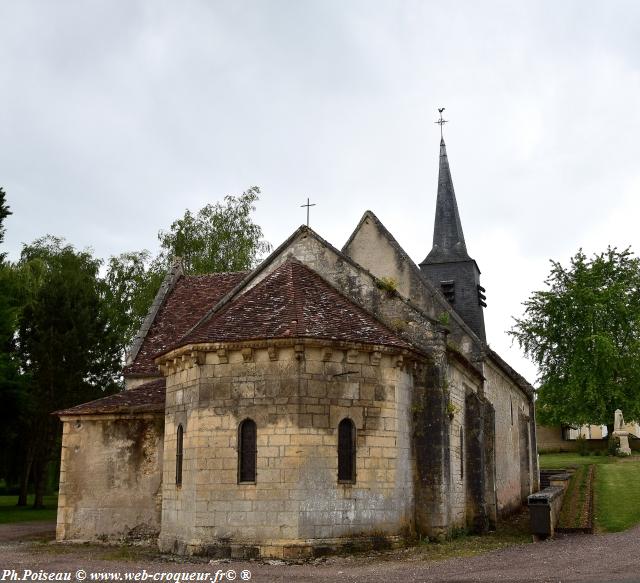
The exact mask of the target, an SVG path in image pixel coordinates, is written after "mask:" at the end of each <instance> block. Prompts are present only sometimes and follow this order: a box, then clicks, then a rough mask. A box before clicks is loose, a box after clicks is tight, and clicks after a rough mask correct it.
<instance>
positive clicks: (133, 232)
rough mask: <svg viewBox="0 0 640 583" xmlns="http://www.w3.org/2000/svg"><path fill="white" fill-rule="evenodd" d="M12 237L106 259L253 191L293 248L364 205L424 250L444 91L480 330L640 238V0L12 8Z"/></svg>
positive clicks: (495, 328)
mask: <svg viewBox="0 0 640 583" xmlns="http://www.w3.org/2000/svg"><path fill="white" fill-rule="evenodd" d="M0 25H1V28H2V34H1V35H0V186H3V187H4V189H5V190H6V192H7V196H8V202H9V204H10V206H11V209H12V210H13V212H14V215H13V216H11V217H10V218H9V219H8V220H7V223H6V227H7V234H6V246H7V247H8V251H9V254H10V257H11V258H12V259H15V258H17V256H18V254H19V251H20V248H21V245H22V244H23V243H25V242H30V241H32V240H33V239H35V238H37V237H39V236H42V235H44V234H46V233H51V234H55V235H58V236H62V237H65V238H66V239H67V240H68V241H69V242H70V243H72V244H74V245H75V246H76V247H78V248H85V247H91V248H93V250H94V251H95V254H96V255H97V256H99V257H103V258H107V257H108V256H110V255H114V254H119V253H121V252H124V251H128V250H137V249H143V248H148V249H151V250H155V249H156V248H157V232H158V230H159V229H160V228H167V227H168V226H169V225H170V224H171V222H172V221H173V220H174V219H176V218H177V217H179V216H181V215H182V214H183V212H184V210H185V208H189V209H192V210H197V209H199V208H200V207H202V206H203V205H205V204H206V203H208V202H214V201H217V200H220V199H221V198H222V197H223V196H224V195H225V194H239V193H241V192H242V191H244V190H246V189H247V188H248V187H250V186H253V185H258V186H259V187H260V188H261V189H262V197H261V200H260V203H259V205H258V209H257V212H256V215H255V219H256V221H257V222H258V223H259V224H260V225H261V226H262V227H263V229H264V232H265V235H266V239H267V240H268V241H270V242H271V243H272V244H274V245H278V244H279V243H281V242H282V241H283V240H284V239H285V238H286V237H287V236H289V235H290V234H291V232H292V231H293V230H295V229H296V228H297V227H298V226H299V225H300V224H301V223H302V222H304V219H305V215H304V209H301V208H300V205H301V204H302V203H303V202H305V199H306V197H307V196H309V197H311V200H312V202H315V203H317V205H318V206H316V207H314V208H313V209H312V213H311V226H312V227H313V228H314V229H315V230H316V231H318V233H319V234H320V235H322V236H323V237H325V238H326V239H328V240H329V241H330V242H331V243H333V244H334V245H335V246H337V247H341V246H342V245H343V243H344V242H345V241H346V239H347V238H348V236H349V234H350V233H351V231H352V230H353V228H354V227H355V226H356V224H357V222H358V220H359V219H360V217H361V216H362V213H363V212H364V211H365V210H366V209H371V210H372V211H373V212H374V213H375V214H376V215H377V216H378V217H379V219H380V220H381V221H382V222H383V223H384V224H385V225H386V226H387V228H388V229H389V230H390V231H391V232H392V233H394V234H395V236H396V238H397V239H398V241H399V242H400V244H401V245H403V246H404V248H405V249H406V250H407V251H408V253H409V254H410V255H411V257H413V259H414V260H415V261H416V262H420V261H422V259H424V257H425V256H426V254H427V252H428V251H429V249H430V248H431V238H432V232H433V217H434V209H435V196H436V186H437V171H438V144H439V138H440V136H439V128H438V126H437V125H435V124H434V123H433V122H434V120H436V119H437V108H438V107H442V106H444V107H446V111H445V119H448V120H449V123H448V124H446V126H445V139H446V142H447V150H448V154H449V161H450V164H451V170H452V175H453V181H454V185H455V189H456V195H457V198H458V205H459V208H460V214H461V218H462V224H463V228H464V232H465V238H466V242H467V248H468V250H469V253H470V254H471V256H472V257H474V258H475V259H476V261H477V262H478V265H479V267H480V269H481V270H482V280H481V281H482V284H483V285H484V287H486V288H487V297H488V308H487V309H486V311H485V317H486V320H487V337H488V340H489V342H490V344H491V346H492V347H493V348H494V349H496V350H498V352H500V353H501V354H502V355H503V356H504V357H505V358H506V360H507V361H509V362H510V363H511V364H512V365H513V366H514V367H516V368H517V369H518V370H519V371H520V372H522V373H523V374H524V375H525V376H527V377H528V378H529V380H531V381H533V380H534V379H535V376H536V371H535V368H534V367H533V366H532V365H531V364H529V363H528V362H527V361H525V360H524V359H523V358H522V356H521V355H520V353H519V351H518V349H517V348H516V347H515V346H514V347H511V341H510V339H509V338H508V337H507V336H506V334H505V331H506V330H507V329H508V328H510V326H511V317H512V316H514V315H519V314H520V313H521V311H522V308H521V303H522V302H523V301H524V300H525V299H526V298H527V297H528V295H529V294H530V293H531V292H532V291H533V290H535V289H540V288H541V287H542V286H543V280H544V278H545V275H546V274H547V273H548V271H549V259H550V258H553V259H556V260H559V261H561V262H563V263H567V262H568V259H569V257H571V256H572V255H573V254H575V252H576V251H577V250H578V248H580V247H582V248H583V249H584V250H585V251H586V252H588V253H593V252H596V251H601V250H604V249H605V248H606V246H607V245H617V246H619V247H626V246H629V245H630V246H632V248H633V249H634V250H636V251H638V250H640V228H639V227H638V223H639V221H640V143H639V136H640V3H639V2H637V1H635V0H629V1H626V2H625V1H621V0H617V1H615V2H613V1H605V0H602V1H599V2H595V1H588V0H576V1H573V2H571V1H562V2H561V1H558V0H552V1H548V2H543V1H536V2H518V1H514V0H508V1H505V2H488V1H484V2H477V1H475V2H474V1H470V2H461V1H456V2H443V1H440V2H431V1H417V0H406V1H401V0H395V1H391V0H387V1H375V0H363V1H355V0H339V1H330V0H313V1H311V0H286V1H285V0H262V1H258V0H255V1H241V0H229V1H214V0H210V1H204V0H202V1H195V0H194V1H184V2H162V1H158V0H153V1H151V0H149V1H148V2H136V1H134V0H126V1H124V0H122V1H114V0H109V1H104V2H98V1H87V0H83V1H78V2H64V1H56V2H49V1H42V2H33V1H28V0H20V1H14V2H2V3H0Z"/></svg>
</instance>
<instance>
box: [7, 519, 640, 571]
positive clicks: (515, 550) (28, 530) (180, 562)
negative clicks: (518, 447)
mask: <svg viewBox="0 0 640 583" xmlns="http://www.w3.org/2000/svg"><path fill="white" fill-rule="evenodd" d="M52 535H53V524H52V523H24V524H18V525H0V581H2V580H3V573H4V572H5V570H9V571H11V570H12V569H15V571H16V572H17V573H18V576H19V577H20V576H21V573H22V572H23V571H24V570H25V569H30V570H32V571H34V572H36V571H39V570H40V569H43V570H45V571H47V572H63V571H66V572H72V573H74V574H75V572H76V571H77V570H78V569H82V570H83V571H84V572H85V573H87V574H88V576H87V580H91V573H97V572H104V573H115V572H120V573H125V572H129V573H135V572H141V571H142V570H146V572H147V573H161V572H171V573H176V572H180V573H184V572H190V573H191V572H197V573H205V572H209V573H216V572H217V571H220V572H221V573H223V574H224V575H225V579H224V580H225V581H228V580H231V577H232V576H233V575H235V580H237V581H243V580H245V581H246V580H248V579H247V577H248V575H247V571H249V572H250V580H251V581H254V582H260V583H262V582H287V583H293V582H298V581H299V582H335V581H347V582H363V583H375V582H378V581H380V582H385V583H400V582H405V581H407V582H409V581H410V582H413V581H425V582H426V581H434V582H435V581H437V582H457V581H468V582H501V581H509V582H511V581H532V582H533V581H535V582H570V581H585V582H587V581H589V582H595V581H598V582H605V581H606V582H610V583H614V582H615V583H622V582H625V583H628V582H632V581H633V582H640V527H636V528H634V529H631V530H629V531H626V532H623V533H615V534H606V535H602V534H600V535H566V536H564V537H562V538H559V539H557V540H554V541H547V542H542V543H536V544H524V545H516V546H512V547H509V548H505V549H501V550H498V551H493V552H489V553H486V554H483V555H480V556H475V557H465V558H455V559H447V560H441V561H425V560H424V555H421V554H420V553H418V552H416V551H415V550H413V549H402V550H396V551H389V552H383V553H373V554H368V555H357V556H351V557H332V558H327V559H323V560H316V561H315V562H307V563H302V564H284V563H282V562H279V561H272V562H271V563H269V562H268V561H230V562H224V561H218V562H215V563H209V562H208V561H205V560H201V561H198V560H193V559H192V560H189V561H184V559H182V558H177V557H160V556H158V555H157V553H155V551H153V550H151V549H145V548H141V547H133V548H132V547H109V546H96V545H69V544H59V543H55V542H51V541H52ZM229 571H233V575H232V574H229ZM81 576H82V574H81ZM4 580H9V579H8V576H5V579H4ZM72 580H81V579H76V578H75V576H72ZM210 580H213V576H211V579H210ZM219 580H220V579H219Z"/></svg>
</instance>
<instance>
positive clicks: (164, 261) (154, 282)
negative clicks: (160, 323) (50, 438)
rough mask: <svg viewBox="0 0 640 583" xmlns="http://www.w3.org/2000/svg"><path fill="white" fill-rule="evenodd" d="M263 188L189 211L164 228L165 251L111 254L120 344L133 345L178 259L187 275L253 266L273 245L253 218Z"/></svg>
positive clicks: (112, 303) (111, 297)
mask: <svg viewBox="0 0 640 583" xmlns="http://www.w3.org/2000/svg"><path fill="white" fill-rule="evenodd" d="M259 194H260V189H259V188H258V187H257V186H254V187H252V188H250V189H249V190H247V191H246V192H244V193H242V194H241V195H240V196H237V197H236V196H226V197H225V198H224V202H223V203H222V202H217V203H215V204H208V205H206V206H205V207H203V208H202V209H200V210H199V211H198V212H197V213H195V214H194V213H192V212H191V211H189V210H187V211H186V212H185V214H184V216H183V217H182V218H180V219H177V220H176V221H174V222H173V223H172V224H171V227H170V229H169V231H160V232H159V233H158V239H159V240H160V244H161V251H160V253H159V254H158V256H156V257H155V258H153V259H152V256H151V253H149V251H147V250H143V251H133V252H129V253H123V254H121V255H118V256H114V257H111V258H110V259H109V262H108V264H107V271H106V276H105V282H106V284H107V287H108V292H107V303H108V305H109V310H110V313H111V321H112V323H113V325H114V326H115V327H117V329H118V331H119V334H120V338H121V339H122V346H123V348H126V347H128V346H130V344H131V341H132V340H133V337H134V335H135V333H136V332H137V331H138V330H139V328H140V325H141V324H142V321H143V320H144V317H145V315H146V314H147V312H148V310H149V307H150V306H151V303H152V302H153V298H154V297H155V295H156V293H157V291H158V288H159V287H160V284H161V283H162V280H163V279H164V277H165V275H166V272H167V269H168V268H169V266H170V265H171V263H172V261H174V259H175V258H176V257H180V258H181V259H182V263H183V266H184V269H185V272H186V273H188V274H194V275H196V274H203V273H218V272H223V271H244V270H247V269H250V268H252V267H254V266H255V265H256V264H257V263H258V261H259V260H260V259H261V257H262V255H263V254H264V253H268V252H269V251H270V250H271V245H270V244H269V243H267V242H266V241H264V240H263V238H262V237H263V233H262V229H261V228H260V227H259V226H258V225H256V224H255V223H254V222H253V219H252V217H251V213H252V212H253V211H254V210H255V206H254V204H255V202H256V201H257V200H258V196H259Z"/></svg>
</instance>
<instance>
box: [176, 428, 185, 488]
mask: <svg viewBox="0 0 640 583" xmlns="http://www.w3.org/2000/svg"><path fill="white" fill-rule="evenodd" d="M183 441H184V429H183V428H182V425H178V432H177V435H176V486H182V457H183V455H184V447H183Z"/></svg>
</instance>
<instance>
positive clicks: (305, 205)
mask: <svg viewBox="0 0 640 583" xmlns="http://www.w3.org/2000/svg"><path fill="white" fill-rule="evenodd" d="M312 206H316V205H315V203H314V204H309V198H307V204H301V205H300V208H303V207H307V227H308V226H309V207H312Z"/></svg>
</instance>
